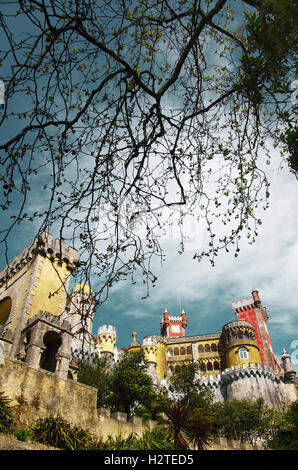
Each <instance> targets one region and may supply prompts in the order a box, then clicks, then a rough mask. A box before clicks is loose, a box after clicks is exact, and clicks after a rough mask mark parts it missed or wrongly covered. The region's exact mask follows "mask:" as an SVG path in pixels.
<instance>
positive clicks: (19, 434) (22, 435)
mask: <svg viewBox="0 0 298 470" xmlns="http://www.w3.org/2000/svg"><path fill="white" fill-rule="evenodd" d="M13 435H14V437H16V438H17V439H18V441H23V442H27V441H28V431H27V429H17V430H16V431H15V432H14V433H13Z"/></svg>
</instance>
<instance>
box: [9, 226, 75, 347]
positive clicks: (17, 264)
mask: <svg viewBox="0 0 298 470" xmlns="http://www.w3.org/2000/svg"><path fill="white" fill-rule="evenodd" d="M79 264H80V262H79V261H78V259H77V250H75V249H74V248H73V247H67V246H66V245H65V242H64V240H60V239H54V238H53V236H52V235H51V234H50V233H47V232H43V233H42V234H41V235H39V236H38V237H37V238H36V239H34V240H33V241H32V242H31V243H30V244H29V245H28V246H27V247H26V248H25V249H24V250H23V251H22V252H21V253H20V254H19V255H17V256H16V257H15V258H14V259H13V260H12V261H11V262H10V263H9V264H8V265H7V266H6V267H5V268H4V269H3V270H2V271H1V273H0V325H1V326H2V329H4V330H10V331H11V332H12V334H13V335H14V338H15V341H14V343H15V344H16V343H17V341H18V339H19V337H20V334H21V331H22V329H23V328H24V326H25V324H26V322H27V320H28V319H30V318H32V317H33V316H34V315H36V313H37V312H39V311H40V310H43V311H48V312H50V313H51V314H52V315H61V314H62V313H63V312H64V310H65V304H66V299H67V289H68V285H69V280H70V275H71V273H72V272H73V271H74V270H75V269H76V268H77V266H79ZM14 353H15V347H12V349H11V354H12V355H13V354H14Z"/></svg>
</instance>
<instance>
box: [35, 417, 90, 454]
mask: <svg viewBox="0 0 298 470" xmlns="http://www.w3.org/2000/svg"><path fill="white" fill-rule="evenodd" d="M30 433H31V436H32V439H33V440H35V441H37V442H40V443H41V444H45V445H48V446H52V447H57V448H59V449H64V450H66V449H67V450H83V449H86V447H87V446H88V442H89V441H90V440H91V436H90V434H89V433H88V432H87V431H85V430H84V429H82V428H79V427H77V426H73V425H72V424H70V423H68V422H67V421H65V420H64V419H63V418H62V417H61V416H59V415H58V416H49V417H47V418H44V419H38V420H37V421H36V423H35V424H34V425H33V426H32V427H31V429H30Z"/></svg>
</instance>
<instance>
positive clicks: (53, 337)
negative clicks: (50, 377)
mask: <svg viewBox="0 0 298 470" xmlns="http://www.w3.org/2000/svg"><path fill="white" fill-rule="evenodd" d="M43 342H44V345H45V346H46V349H45V350H44V351H43V353H42V354H41V357H40V363H39V365H40V367H41V369H45V370H48V371H49V372H55V370H56V365H57V359H56V354H57V352H58V349H59V348H60V346H61V344H62V340H61V336H60V335H59V334H58V333H57V332H56V331H47V332H46V334H45V335H44V337H43Z"/></svg>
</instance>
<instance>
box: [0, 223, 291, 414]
mask: <svg viewBox="0 0 298 470" xmlns="http://www.w3.org/2000/svg"><path fill="white" fill-rule="evenodd" d="M78 266H79V260H78V258H77V251H76V250H75V249H74V248H72V247H67V246H66V245H65V242H64V241H63V240H59V239H54V238H53V236H52V235H51V234H49V233H47V232H44V233H43V234H42V235H41V236H39V237H38V238H37V239H35V240H33V242H31V243H30V244H29V245H28V246H27V247H26V248H25V249H24V250H23V251H22V252H21V253H20V254H19V255H18V256H16V257H15V258H14V259H13V260H12V261H11V262H10V263H9V265H8V266H6V267H5V268H4V270H3V271H2V272H1V273H0V365H1V361H2V363H3V361H4V359H5V358H7V359H9V360H11V361H20V362H22V363H24V364H27V365H28V366H30V368H33V369H36V370H41V371H42V370H43V371H47V372H50V373H52V374H55V375H56V376H57V377H59V378H60V379H63V380H67V381H76V374H77V371H78V368H79V364H80V361H81V360H82V359H84V360H89V361H90V360H92V358H94V357H96V356H99V357H100V356H107V357H109V358H110V360H111V365H112V364H113V362H115V361H117V360H118V358H119V357H120V355H121V353H122V351H123V349H121V348H118V347H117V332H116V328H115V327H114V326H113V325H102V326H101V327H99V329H98V331H97V334H94V333H93V332H92V327H93V315H94V310H95V297H94V294H93V292H92V291H91V289H90V288H89V287H88V286H85V285H77V286H76V287H75V288H74V289H73V290H71V291H70V292H68V288H69V279H70V275H71V274H72V273H73V272H74V271H75V270H76V268H77V267H78ZM232 309H233V311H234V316H233V319H232V318H231V321H230V322H229V323H227V324H225V325H223V326H222V327H221V330H220V331H218V332H215V333H208V334H200V335H194V336H187V335H186V328H187V315H186V313H185V312H184V311H183V312H182V313H181V314H180V315H178V316H172V315H170V314H169V312H168V311H167V310H165V311H164V313H163V316H162V321H161V324H160V334H159V335H149V336H146V337H145V338H143V340H142V341H141V342H137V333H135V332H133V333H132V342H131V343H130V344H129V345H128V346H127V347H126V348H124V349H126V350H128V351H134V350H142V351H143V352H144V355H145V357H146V359H147V360H148V362H149V374H150V375H151V376H152V378H153V381H154V384H155V385H156V387H157V388H161V387H167V385H168V380H169V378H170V376H171V374H172V373H173V371H174V370H175V369H176V368H177V367H183V366H184V365H187V364H190V363H191V362H192V361H196V362H198V363H199V365H200V379H201V381H202V383H203V384H204V385H205V386H206V387H210V388H211V389H212V390H213V392H214V397H215V400H218V401H225V400H228V401H230V400H234V399H237V400H240V399H244V398H246V399H251V400H256V399H258V398H260V397H262V398H264V400H265V402H266V403H267V404H268V405H269V406H271V407H274V408H276V409H279V410H281V409H283V408H284V406H285V405H286V404H290V403H292V402H294V401H295V400H297V398H298V396H297V389H296V387H295V376H296V372H295V370H294V368H293V365H292V362H291V357H290V355H289V354H287V352H286V351H285V350H283V353H282V356H281V360H280V363H279V362H278V361H277V359H276V357H275V355H274V351H273V347H272V343H271V340H270V335H269V331H268V326H267V322H268V314H267V311H266V308H265V307H264V306H263V305H262V302H261V300H260V296H259V292H258V290H257V289H256V288H254V289H252V293H251V297H248V298H247V299H243V300H240V301H237V302H232Z"/></svg>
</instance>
